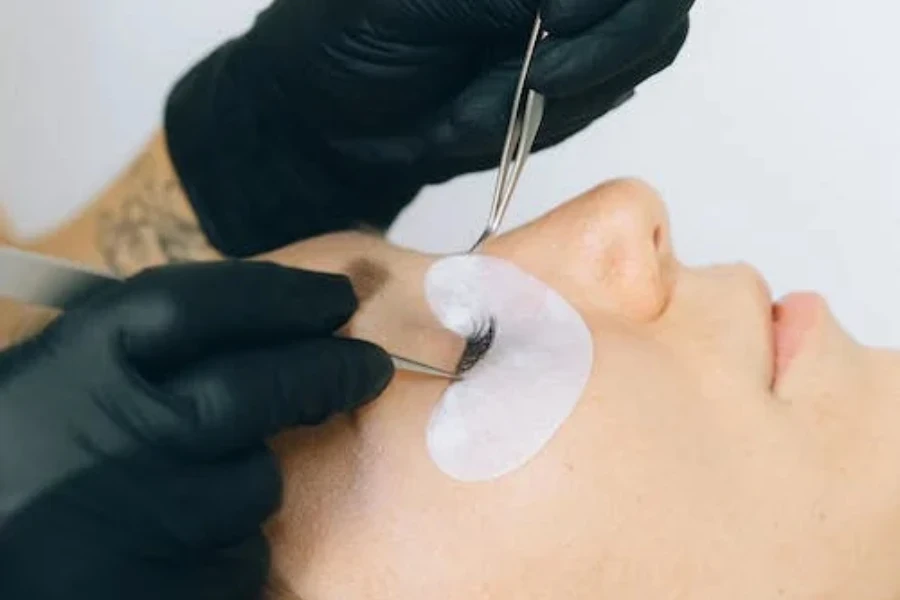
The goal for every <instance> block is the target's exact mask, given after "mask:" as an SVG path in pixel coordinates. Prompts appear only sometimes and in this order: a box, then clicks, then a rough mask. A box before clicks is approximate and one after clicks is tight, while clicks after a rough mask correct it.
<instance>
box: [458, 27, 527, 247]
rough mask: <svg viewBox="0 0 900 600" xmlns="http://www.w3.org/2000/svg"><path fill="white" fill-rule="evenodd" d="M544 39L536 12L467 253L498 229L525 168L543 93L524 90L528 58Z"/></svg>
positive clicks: (481, 244) (479, 245)
mask: <svg viewBox="0 0 900 600" xmlns="http://www.w3.org/2000/svg"><path fill="white" fill-rule="evenodd" d="M542 38H543V23H542V21H541V15H540V14H538V16H537V18H536V19H535V21H534V28H533V29H532V32H531V37H530V39H529V40H528V48H527V49H526V51H525V61H524V63H523V64H522V72H521V73H520V74H519V83H518V85H517V87H516V92H515V96H514V98H513V104H512V111H511V113H512V114H511V116H510V119H509V128H508V129H507V132H506V141H505V142H504V144H503V154H502V155H501V158H500V171H499V173H498V174H497V184H496V186H495V188H494V199H493V202H492V203H491V212H490V214H489V215H488V221H487V225H486V226H485V228H484V231H483V232H482V234H481V237H479V238H478V241H477V242H475V245H474V246H472V248H471V249H470V250H469V253H473V252H478V251H479V250H481V248H482V246H484V243H485V242H486V241H487V240H488V239H489V238H490V237H491V236H493V235H494V234H496V233H497V231H498V230H499V229H500V224H501V223H502V221H503V217H504V216H506V209H508V208H509V202H510V200H512V196H513V193H514V192H515V190H516V185H517V184H518V183H519V177H520V176H521V175H522V170H523V169H524V168H525V162H526V161H527V160H528V157H529V156H530V155H531V151H532V148H533V147H534V142H535V139H536V138H537V134H538V130H540V128H541V121H542V120H543V118H544V104H545V99H544V96H543V95H541V94H539V93H537V92H535V91H534V90H527V83H528V72H529V71H530V70H531V61H532V59H533V58H534V51H535V49H536V48H537V43H538V41H539V40H540V39H542Z"/></svg>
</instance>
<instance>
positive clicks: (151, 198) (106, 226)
mask: <svg viewBox="0 0 900 600" xmlns="http://www.w3.org/2000/svg"><path fill="white" fill-rule="evenodd" d="M4 243H10V244H12V245H15V246H18V247H21V248H25V249H28V250H32V251H35V252H40V253H43V254H49V255H52V256H58V257H61V258H66V259H69V260H72V261H75V262H80V263H83V264H88V265H92V266H95V267H102V268H106V269H108V270H109V271H111V272H112V273H114V274H116V275H119V276H127V275H131V274H134V273H136V272H137V271H140V270H141V269H144V268H146V267H150V266H154V265H159V264H164V263H172V262H185V261H199V260H215V259H216V258H219V254H218V253H217V252H216V251H215V250H214V249H213V248H211V247H210V246H209V244H207V242H206V238H205V236H204V235H203V232H202V231H201V230H200V227H199V226H198V225H197V220H196V218H195V216H194V213H193V210H192V209H191V206H190V203H189V202H188V201H187V198H186V197H185V195H184V192H183V191H182V189H181V186H180V184H179V183H178V178H177V177H176V175H175V172H174V169H173V168H172V164H171V162H170V160H169V156H168V151H167V149H166V144H165V140H164V139H163V136H162V134H157V135H156V136H154V138H153V139H152V140H151V141H150V143H148V144H147V146H146V147H145V148H144V150H143V151H142V153H141V154H140V156H138V157H137V158H136V159H135V160H134V162H133V163H132V164H131V165H130V166H129V167H128V169H127V170H126V171H125V172H124V173H122V175H120V176H119V177H118V178H117V179H116V180H115V181H114V182H113V183H112V185H110V186H109V187H108V188H107V189H106V190H104V191H103V192H102V193H101V194H100V195H99V196H98V197H97V199H96V200H95V201H94V202H93V203H92V204H90V205H89V206H88V207H87V208H86V209H85V210H84V211H82V212H81V214H79V215H78V216H76V217H75V218H74V219H71V220H70V221H68V222H67V223H65V224H64V225H63V226H62V227H60V228H59V229H57V230H56V231H53V232H52V233H50V234H48V235H45V236H43V237H41V238H39V239H37V240H31V241H16V240H4ZM54 316H55V313H54V312H53V311H49V310H46V309H42V308H39V307H31V306H26V305H23V304H21V303H19V302H16V301H14V300H9V299H6V298H0V350H2V349H3V348H5V347H7V346H9V345H11V344H13V343H15V342H17V341H20V340H22V339H24V338H26V337H29V336H31V335H33V334H34V333H36V332H37V331H39V330H40V329H42V328H43V327H44V325H46V324H47V323H48V322H49V321H50V320H52V319H53V317H54Z"/></svg>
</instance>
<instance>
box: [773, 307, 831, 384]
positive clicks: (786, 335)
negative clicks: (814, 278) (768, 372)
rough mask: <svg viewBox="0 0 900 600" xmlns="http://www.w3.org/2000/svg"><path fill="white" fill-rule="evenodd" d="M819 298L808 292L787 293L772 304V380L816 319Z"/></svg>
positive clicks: (783, 369)
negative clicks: (773, 362)
mask: <svg viewBox="0 0 900 600" xmlns="http://www.w3.org/2000/svg"><path fill="white" fill-rule="evenodd" d="M821 304H822V297H821V296H819V295H818V294H814V293H811V292H798V293H794V294H788V295H787V296H785V297H784V298H782V299H781V300H780V301H779V302H777V303H775V304H774V305H773V306H772V331H773V334H774V340H775V352H774V354H775V379H776V380H777V379H779V378H780V377H781V376H783V375H784V374H785V373H786V372H787V370H788V368H789V367H790V365H791V363H792V362H793V360H794V359H795V358H796V357H797V355H798V354H799V353H800V351H801V350H802V349H803V344H804V341H805V339H806V337H807V334H808V333H809V331H810V330H811V329H812V328H813V326H814V325H815V322H816V315H817V314H818V311H819V308H820V306H821Z"/></svg>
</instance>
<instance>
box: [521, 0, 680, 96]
mask: <svg viewBox="0 0 900 600" xmlns="http://www.w3.org/2000/svg"><path fill="white" fill-rule="evenodd" d="M693 1H694V0H665V1H663V2H660V1H659V0H631V1H630V2H628V3H627V4H625V5H624V6H623V7H622V8H621V9H620V10H619V11H618V12H617V13H616V14H615V15H613V16H612V17H610V18H609V19H608V20H605V21H602V22H600V23H599V24H597V25H595V26H594V27H593V28H591V29H590V30H588V31H586V32H584V33H583V34H581V35H579V36H577V37H574V38H553V37H548V38H547V39H545V40H544V41H543V42H542V43H541V44H540V46H539V47H538V50H537V52H536V54H535V58H534V63H533V64H532V68H531V73H530V77H529V83H530V84H531V85H532V86H533V87H534V89H536V90H538V91H539V92H541V93H543V94H546V95H547V96H549V97H560V96H571V95H574V94H577V93H580V92H583V91H585V90H587V89H590V88H592V87H595V86H597V85H599V84H601V83H603V82H604V81H606V80H608V79H609V78H610V77H612V76H614V75H616V74H618V73H620V72H622V71H623V70H625V69H627V68H629V67H631V66H632V65H633V64H634V63H635V62H637V61H638V60H640V59H641V58H642V57H644V56H647V55H648V54H650V53H651V52H653V51H654V50H655V49H657V48H659V47H660V46H661V45H662V44H663V43H664V42H665V41H666V40H669V39H671V36H672V34H673V33H674V32H676V31H685V32H686V28H687V16H686V15H687V13H688V11H689V9H690V8H691V6H692V4H693ZM682 44H683V41H682Z"/></svg>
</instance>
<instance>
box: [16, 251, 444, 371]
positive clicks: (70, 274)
mask: <svg viewBox="0 0 900 600" xmlns="http://www.w3.org/2000/svg"><path fill="white" fill-rule="evenodd" d="M119 282H120V280H119V279H118V278H116V277H115V276H113V275H111V274H109V273H104V272H102V271H98V270H94V269H91V268H89V267H85V266H82V265H79V264H77V263H73V262H69V261H66V260H61V259H58V258H52V257H49V256H44V255H42V254H37V253H34V252H26V251H23V250H18V249H16V248H10V247H0V297H7V298H13V299H15V300H18V301H20V302H24V303H25V304H32V305H38V306H45V307H48V308H56V309H59V310H65V309H66V308H68V307H69V306H70V305H71V303H72V302H73V301H75V300H77V299H78V298H83V297H84V296H86V295H88V294H90V293H92V292H95V291H97V290H99V289H101V288H104V287H109V286H110V285H115V284H117V283H119ZM391 358H392V359H393V362H394V368H396V369H397V370H400V371H409V372H413V373H419V374H422V375H430V376H433V377H441V378H444V379H452V380H454V381H455V380H459V379H460V376H459V375H457V374H456V373H452V372H450V371H445V370H444V369H438V368H436V367H432V366H431V365H426V364H424V363H420V362H418V361H415V360H411V359H409V358H405V357H402V356H395V355H391Z"/></svg>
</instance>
